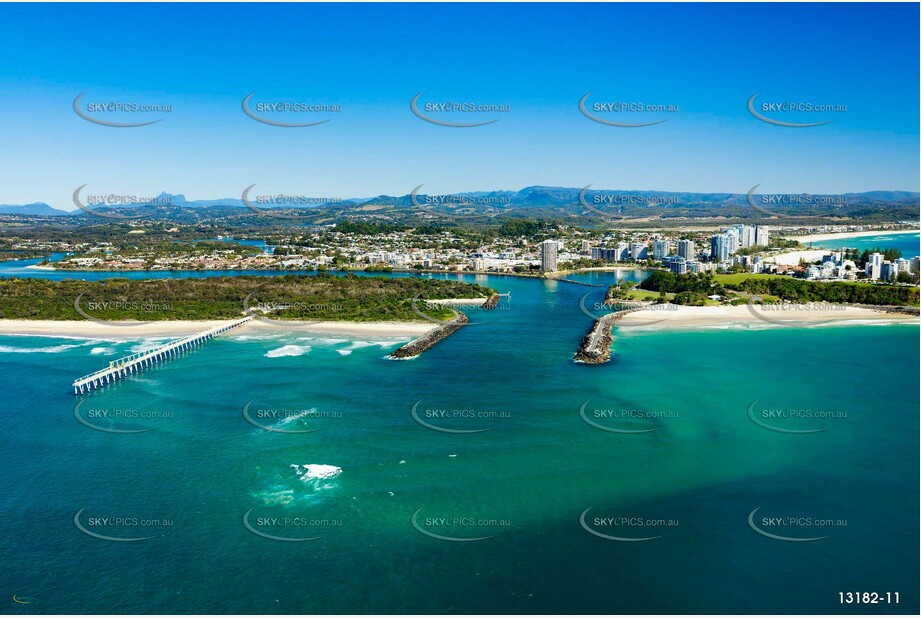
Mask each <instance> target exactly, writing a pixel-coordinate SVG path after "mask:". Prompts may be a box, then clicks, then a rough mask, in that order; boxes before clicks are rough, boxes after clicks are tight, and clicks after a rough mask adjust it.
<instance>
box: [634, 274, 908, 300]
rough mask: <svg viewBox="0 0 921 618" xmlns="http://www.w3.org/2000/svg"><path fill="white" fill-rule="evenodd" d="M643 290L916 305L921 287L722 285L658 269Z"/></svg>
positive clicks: (751, 281)
mask: <svg viewBox="0 0 921 618" xmlns="http://www.w3.org/2000/svg"><path fill="white" fill-rule="evenodd" d="M640 288H642V289H644V290H651V291H654V292H665V293H669V292H674V293H675V294H676V296H675V299H674V300H673V301H672V302H675V303H677V304H702V303H703V301H704V299H705V297H706V296H709V295H711V294H719V295H721V296H723V295H725V294H726V292H727V290H730V291H737V292H747V293H748V294H756V295H766V296H776V297H778V298H780V299H782V300H789V301H793V302H817V301H825V302H830V303H861V304H867V305H917V304H918V288H912V287H906V286H895V285H875V284H870V283H848V282H843V281H842V282H838V281H830V282H824V281H804V280H802V279H794V278H793V277H759V276H757V275H752V276H751V277H750V278H746V279H744V280H742V281H741V282H738V283H726V284H720V283H719V282H717V281H716V280H714V278H713V276H712V275H711V274H710V273H706V274H705V273H696V274H695V273H686V274H682V275H678V274H675V273H672V272H669V271H662V270H657V271H655V272H654V273H652V275H650V276H649V277H648V278H647V279H646V280H644V281H643V282H642V283H640Z"/></svg>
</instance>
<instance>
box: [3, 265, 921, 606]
mask: <svg viewBox="0 0 921 618" xmlns="http://www.w3.org/2000/svg"><path fill="white" fill-rule="evenodd" d="M617 276H621V277H629V278H633V279H640V278H642V276H643V273H642V272H641V271H624V272H620V273H619V274H615V273H592V274H590V275H582V276H580V278H581V279H583V280H585V281H586V282H595V283H601V284H609V283H612V282H613V281H614V280H615V278H616V277H617ZM462 279H463V280H466V281H478V282H482V283H485V284H487V285H490V286H491V287H493V288H495V289H497V290H499V291H500V292H511V293H512V297H511V301H510V302H507V303H506V302H505V301H503V302H504V304H503V305H502V306H501V307H500V308H499V309H497V310H494V311H491V312H471V314H470V315H471V321H472V322H473V324H472V325H471V326H468V327H466V328H464V329H461V330H460V331H459V332H457V333H455V334H454V335H452V336H451V337H450V338H448V339H447V340H445V341H443V342H441V343H440V344H438V345H437V346H435V347H434V348H432V349H431V350H429V351H428V352H426V353H425V354H423V355H422V356H420V357H418V358H416V359H413V360H408V361H391V360H387V359H386V358H385V356H386V355H387V354H388V353H389V352H390V351H392V350H393V349H395V348H396V347H397V346H398V345H400V344H401V343H402V342H404V341H406V339H405V338H388V337H367V336H363V337H344V336H317V335H311V334H308V333H303V332H287V331H281V330H279V331H260V332H259V333H247V332H246V331H239V332H237V333H231V334H229V335H228V336H224V337H222V338H219V339H217V340H214V341H212V342H210V343H209V344H207V345H206V346H204V347H202V348H200V349H198V350H196V351H193V352H190V353H188V354H186V355H185V356H184V357H183V358H180V359H176V360H173V361H171V362H168V363H166V364H164V365H162V366H160V367H157V368H155V369H152V370H148V371H145V372H144V373H142V374H140V375H138V376H135V377H132V378H130V379H128V380H125V381H123V382H122V383H119V384H117V385H116V386H114V387H109V388H107V389H105V390H103V391H101V392H98V393H94V394H93V395H91V396H89V397H86V398H78V397H74V396H73V394H72V391H71V389H70V382H71V381H72V380H73V379H74V378H76V377H78V376H80V375H83V374H86V373H89V372H91V371H93V370H96V369H98V368H100V367H102V366H103V365H104V364H105V363H106V361H107V360H111V359H113V358H116V357H118V356H120V355H123V354H127V353H130V352H133V351H137V350H139V349H142V348H144V347H149V346H152V345H155V344H156V343H157V341H156V340H151V339H143V338H138V339H135V340H114V339H107V338H100V339H95V340H84V339H66V338H46V337H13V336H0V367H2V370H3V372H4V376H5V378H6V379H5V380H3V382H2V384H0V399H2V401H3V402H4V413H3V424H4V431H3V432H2V434H0V436H2V438H0V446H2V449H3V452H4V457H3V458H2V460H0V478H2V479H3V483H4V489H5V491H4V492H3V496H2V500H0V516H2V521H3V526H0V534H2V535H3V538H2V546H3V548H4V568H3V569H2V571H0V579H2V584H3V589H4V590H6V591H7V592H8V594H11V595H16V596H17V598H18V599H25V600H28V601H31V603H30V604H28V605H25V604H15V603H8V605H7V607H8V610H7V611H8V612H9V613H23V614H27V613H61V612H69V613H220V612H237V613H366V612H379V613H390V612H410V613H446V612H462V613H467V612H469V613H478V612H490V613H506V612H507V613H533V612H538V613H542V612H576V613H624V612H626V613H651V612H685V613H686V612H712V613H731V612H752V613H786V612H802V613H838V612H845V613H914V612H917V611H918V609H919V599H918V580H919V568H918V564H919V560H918V545H919V535H918V528H919V525H918V524H919V521H918V508H917V500H918V492H919V479H918V472H917V461H918V430H919V413H918V409H919V407H918V403H919V402H918V387H919V382H918V370H917V367H918V365H919V356H918V354H919V353H918V345H917V341H918V327H917V326H914V325H897V326H893V325H886V326H877V325H850V326H823V327H817V328H771V327H768V326H767V325H764V326H762V325H760V324H759V325H755V326H746V327H738V326H727V327H725V328H714V329H707V330H702V331H696V332H678V331H675V332H668V331H662V330H655V329H654V328H647V329H644V328H639V329H624V328H618V329H615V341H614V352H615V354H614V359H613V362H611V363H608V364H605V365H599V366H589V365H582V364H576V363H574V362H572V360H571V358H572V354H573V353H574V352H575V349H576V346H577V345H578V343H579V340H580V339H581V337H582V336H583V335H584V334H585V332H586V331H587V329H588V328H589V326H590V325H591V317H590V316H589V315H586V314H585V313H584V312H583V311H582V309H581V308H580V303H581V305H582V306H584V307H586V308H588V310H589V311H591V309H592V308H593V306H594V303H595V302H597V301H599V300H600V299H601V298H602V297H603V294H604V288H600V287H599V288H592V287H585V286H580V285H574V284H569V283H562V282H551V281H541V280H529V279H521V278H510V277H486V276H464V277H462ZM586 295H588V296H586ZM765 410H768V411H771V410H781V411H785V412H787V413H789V411H791V410H796V411H806V410H808V411H810V412H811V413H813V414H815V415H818V413H821V414H822V415H824V418H792V419H791V418H786V417H783V416H780V417H777V416H771V415H770V412H768V413H765V412H764V411H765ZM801 416H802V415H801ZM753 417H754V420H753ZM756 420H757V421H760V422H761V424H758V423H756V422H755V421H756ZM89 425H92V426H93V427H91V426H89ZM765 425H767V426H769V427H773V429H768V428H766V427H765ZM776 429H780V430H783V431H777V430H776ZM104 430H115V431H119V432H133V433H112V432H111V431H104ZM444 430H450V431H444ZM484 430H485V431H484ZM612 430H613V431H612ZM791 431H795V432H811V433H789V432H791ZM753 511H755V513H754V514H752V512H753ZM75 516H76V522H75ZM244 517H245V520H244ZM750 517H751V518H752V523H753V526H754V528H757V529H760V530H761V531H763V532H766V533H768V534H773V535H775V536H781V537H786V538H788V539H805V538H818V537H825V538H821V539H820V540H815V541H795V540H786V541H784V540H777V539H775V538H771V537H768V536H765V535H764V534H761V533H759V532H757V531H756V530H755V529H753V526H752V525H750V524H749V518H750ZM776 518H785V519H784V522H783V523H781V524H778V523H777V522H776V521H775V519H776ZM117 519H118V520H117ZM807 520H808V521H807ZM819 520H822V521H819ZM77 524H79V527H78V525H77ZM583 524H584V525H583ZM596 533H597V534H596ZM93 534H95V535H99V536H93ZM598 534H602V535H605V536H598ZM100 536H101V537H108V539H107V538H99V537H100ZM267 536H271V537H276V538H275V539H272V538H267ZM606 537H614V538H616V539H620V540H612V539H611V538H606ZM111 539H141V540H111ZM278 539H311V540H287V541H286V540H278ZM477 539H478V540H477ZM623 539H634V540H623ZM637 539H649V540H637ZM847 591H851V592H877V593H884V592H899V593H900V604H898V605H893V604H889V605H867V606H862V605H861V606H858V605H844V606H842V605H840V604H839V592H847Z"/></svg>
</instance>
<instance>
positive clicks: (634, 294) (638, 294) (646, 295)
mask: <svg viewBox="0 0 921 618" xmlns="http://www.w3.org/2000/svg"><path fill="white" fill-rule="evenodd" d="M665 296H666V297H667V298H668V299H669V300H671V299H673V298H674V297H675V295H674V294H673V293H672V292H669V293H667V294H666V295H665ZM627 298H630V299H631V300H658V299H659V298H661V296H659V293H658V292H651V291H649V290H640V289H633V290H630V291H629V292H627Z"/></svg>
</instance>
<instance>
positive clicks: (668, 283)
mask: <svg viewBox="0 0 921 618" xmlns="http://www.w3.org/2000/svg"><path fill="white" fill-rule="evenodd" d="M640 288H641V289H644V290H650V291H653V292H675V293H679V292H696V293H701V294H703V295H704V296H707V295H708V294H716V293H719V291H720V290H721V286H720V285H719V284H718V283H715V282H714V281H713V276H712V275H711V274H710V272H709V271H708V272H707V273H685V274H683V275H678V274H675V273H673V272H671V271H668V270H657V271H655V272H653V273H652V274H651V275H649V277H647V278H646V279H644V280H643V282H642V283H640ZM713 290H716V291H713Z"/></svg>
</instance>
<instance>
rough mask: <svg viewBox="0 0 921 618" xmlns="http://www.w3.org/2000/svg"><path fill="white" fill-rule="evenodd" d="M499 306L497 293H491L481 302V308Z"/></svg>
mask: <svg viewBox="0 0 921 618" xmlns="http://www.w3.org/2000/svg"><path fill="white" fill-rule="evenodd" d="M498 306H499V295H498V294H493V295H492V296H490V297H489V298H487V299H486V302H485V303H483V309H495V308H496V307H498Z"/></svg>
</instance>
